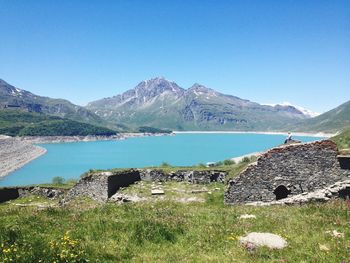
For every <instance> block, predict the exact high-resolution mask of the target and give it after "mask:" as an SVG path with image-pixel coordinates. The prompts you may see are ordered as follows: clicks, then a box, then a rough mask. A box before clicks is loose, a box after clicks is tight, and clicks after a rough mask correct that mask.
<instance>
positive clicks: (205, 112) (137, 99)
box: [86, 77, 309, 130]
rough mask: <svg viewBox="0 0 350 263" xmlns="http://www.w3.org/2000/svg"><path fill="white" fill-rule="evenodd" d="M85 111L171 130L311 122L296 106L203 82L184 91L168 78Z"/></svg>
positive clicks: (151, 81) (268, 127) (278, 126)
mask: <svg viewBox="0 0 350 263" xmlns="http://www.w3.org/2000/svg"><path fill="white" fill-rule="evenodd" d="M86 108H87V109H89V110H91V111H93V112H94V113H95V114H97V115H98V116H100V117H101V118H103V119H104V120H106V121H108V122H111V123H123V124H125V125H127V126H130V127H140V126H149V127H155V128H159V129H169V130H278V129H282V128H283V127H284V126H285V125H286V124H291V123H295V122H297V121H300V120H301V119H306V118H308V117H309V116H308V115H305V114H304V113H303V112H302V111H300V110H298V109H297V108H295V107H293V106H291V105H288V106H284V105H276V106H268V105H261V104H258V103H255V102H251V101H249V100H245V99H241V98H238V97H235V96H232V95H225V94H222V93H219V92H217V91H215V90H213V89H210V88H207V87H205V86H204V85H201V84H198V83H195V84H194V85H193V86H192V87H190V88H188V89H184V88H182V87H180V86H179V85H177V84H176V83H175V82H173V81H169V80H166V79H165V78H163V77H157V78H153V79H149V80H144V81H141V82H140V83H139V84H138V85H137V86H136V87H135V88H133V89H130V90H128V91H126V92H124V93H122V94H119V95H116V96H113V97H109V98H104V99H101V100H97V101H93V102H90V103H89V104H88V105H87V107H86Z"/></svg>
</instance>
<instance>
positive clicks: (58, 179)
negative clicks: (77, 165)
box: [52, 176, 64, 184]
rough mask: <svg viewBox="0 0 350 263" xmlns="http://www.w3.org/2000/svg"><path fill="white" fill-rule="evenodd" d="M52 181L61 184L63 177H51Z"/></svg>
mask: <svg viewBox="0 0 350 263" xmlns="http://www.w3.org/2000/svg"><path fill="white" fill-rule="evenodd" d="M52 183H53V184H63V183H64V178H62V177H60V176H55V177H54V178H52Z"/></svg>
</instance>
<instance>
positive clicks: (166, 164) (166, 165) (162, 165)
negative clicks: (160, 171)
mask: <svg viewBox="0 0 350 263" xmlns="http://www.w3.org/2000/svg"><path fill="white" fill-rule="evenodd" d="M160 166H161V167H171V165H170V164H169V163H167V162H162V164H161V165H160Z"/></svg>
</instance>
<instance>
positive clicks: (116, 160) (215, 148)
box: [0, 133, 321, 187]
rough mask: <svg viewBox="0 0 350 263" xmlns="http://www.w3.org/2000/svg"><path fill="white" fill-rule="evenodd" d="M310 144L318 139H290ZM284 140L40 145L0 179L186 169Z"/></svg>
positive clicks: (248, 137) (19, 181)
mask: <svg viewBox="0 0 350 263" xmlns="http://www.w3.org/2000/svg"><path fill="white" fill-rule="evenodd" d="M294 138H295V139H298V140H301V141H304V142H309V141H315V140H319V139H321V138H317V137H306V136H294ZM284 139H285V136H284V135H265V134H224V133H223V134H177V135H176V136H156V137H141V138H129V139H127V140H120V141H96V142H75V143H60V144H40V146H42V147H44V148H46V149H47V153H46V154H45V155H43V156H41V157H39V158H38V159H36V160H34V161H32V162H31V163H29V164H27V165H25V166H24V167H22V168H21V169H19V170H17V171H15V172H13V173H12V174H10V175H8V176H6V177H4V178H2V179H1V180H0V187H1V186H15V185H30V184H39V183H50V182H51V181H52V178H53V177H55V176H60V177H63V178H65V179H73V178H75V179H76V178H79V177H80V175H81V174H83V173H84V172H86V171H87V170H89V169H110V168H128V167H135V168H141V167H146V166H157V165H160V164H161V163H162V162H167V163H169V164H171V165H177V166H186V165H194V164H198V163H206V162H215V161H221V160H225V159H228V158H232V157H237V156H241V155H244V154H248V153H252V152H260V151H264V150H267V149H269V148H271V147H274V146H277V145H279V144H281V143H283V141H284Z"/></svg>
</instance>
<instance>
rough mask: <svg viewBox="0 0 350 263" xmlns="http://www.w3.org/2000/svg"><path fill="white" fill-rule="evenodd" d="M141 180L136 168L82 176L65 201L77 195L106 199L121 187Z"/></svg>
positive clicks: (98, 199) (100, 199)
mask: <svg viewBox="0 0 350 263" xmlns="http://www.w3.org/2000/svg"><path fill="white" fill-rule="evenodd" d="M140 180H141V178H140V173H139V171H138V170H134V169H129V170H122V171H116V172H99V173H93V174H89V175H87V176H85V177H83V178H81V179H80V180H79V181H78V183H77V184H76V185H75V186H74V187H73V188H72V189H70V190H69V192H68V194H67V196H66V197H65V199H64V201H63V202H67V201H69V200H71V199H72V198H74V197H77V196H87V197H90V198H92V199H94V200H96V201H106V200H107V199H108V198H109V197H111V196H112V195H113V194H115V193H116V192H117V190H118V189H119V188H120V187H126V186H128V185H130V184H133V183H134V182H136V181H140Z"/></svg>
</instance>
